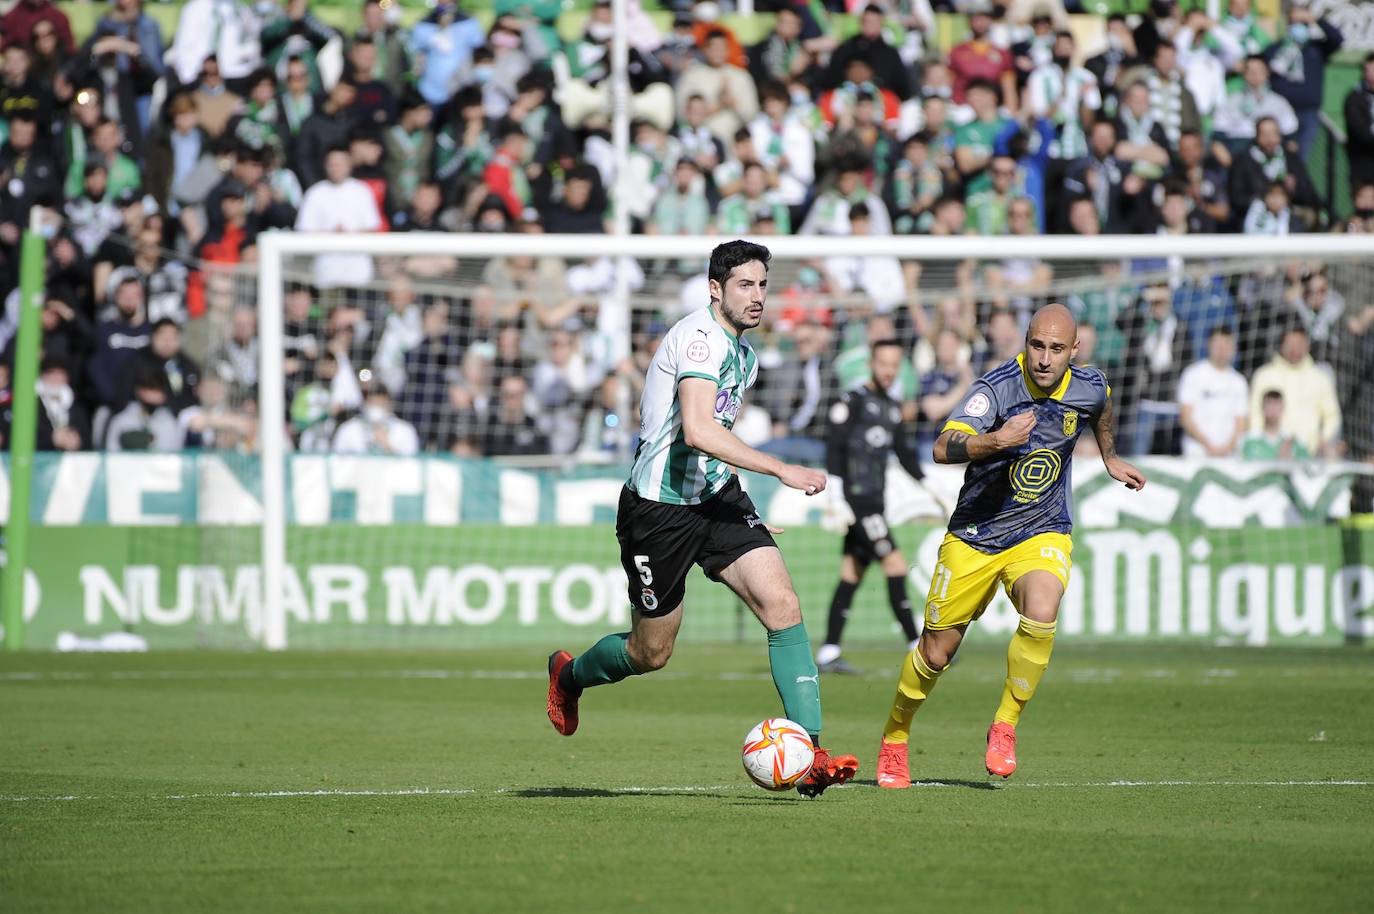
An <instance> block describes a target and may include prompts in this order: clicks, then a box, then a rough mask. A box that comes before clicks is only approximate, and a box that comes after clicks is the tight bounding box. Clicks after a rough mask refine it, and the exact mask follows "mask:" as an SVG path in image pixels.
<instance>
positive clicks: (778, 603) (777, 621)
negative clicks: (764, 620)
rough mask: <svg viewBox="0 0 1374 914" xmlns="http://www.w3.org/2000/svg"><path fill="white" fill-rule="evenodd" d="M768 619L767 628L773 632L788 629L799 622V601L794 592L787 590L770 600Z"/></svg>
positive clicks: (800, 617) (800, 618)
mask: <svg viewBox="0 0 1374 914" xmlns="http://www.w3.org/2000/svg"><path fill="white" fill-rule="evenodd" d="M768 619H769V622H770V626H769V627H770V628H773V629H774V630H776V629H780V628H788V627H790V626H793V625H796V624H798V623H799V622H801V620H802V616H801V600H799V599H798V598H797V593H796V591H794V590H792V589H791V588H789V589H788V590H787V591H786V592H784V593H780V594H778V595H777V596H776V597H774V598H773V599H772V600H770V601H769V605H768Z"/></svg>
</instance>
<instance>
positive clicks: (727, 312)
mask: <svg viewBox="0 0 1374 914" xmlns="http://www.w3.org/2000/svg"><path fill="white" fill-rule="evenodd" d="M770 256H771V255H770V254H769V253H768V249H767V248H765V247H763V246H761V245H757V244H752V243H750V242H747V241H730V242H727V243H725V244H722V245H719V246H718V247H716V249H715V250H714V251H712V252H711V262H710V267H709V269H708V279H709V283H710V290H711V304H710V306H709V307H706V308H702V309H701V310H700V311H696V312H694V313H692V314H690V315H688V316H687V317H685V318H683V319H682V320H680V321H678V323H677V324H676V325H674V327H673V328H672V329H671V330H669V331H668V333H667V334H666V335H665V336H664V338H663V342H662V343H661V344H660V345H659V347H658V351H657V352H655V353H654V358H653V361H652V362H650V364H649V372H648V376H647V378H646V379H645V383H644V395H643V399H642V401H641V403H640V430H639V437H640V444H639V448H638V449H637V450H636V451H635V459H634V465H633V467H632V468H631V470H630V479H629V481H628V482H627V483H626V484H625V488H624V489H623V490H622V491H621V494H620V507H619V511H618V513H617V515H616V539H618V540H619V541H620V563H621V565H622V566H623V567H624V568H625V574H626V576H627V577H628V579H629V597H630V604H631V606H632V607H633V609H632V621H631V625H630V631H628V632H618V633H616V634H613V635H607V636H606V637H605V638H602V639H601V640H600V641H598V642H597V643H596V644H594V645H592V647H591V648H590V649H588V650H587V651H586V652H585V653H583V654H582V655H580V656H579V657H577V658H575V659H574V658H573V656H572V655H571V654H569V653H568V652H567V651H557V652H555V653H554V654H553V655H552V656H551V657H549V694H548V714H549V720H550V721H551V722H552V723H553V726H554V729H556V730H557V731H558V732H559V733H561V734H563V735H564V736H571V735H572V734H573V733H574V731H576V730H577V723H578V701H579V699H580V698H581V695H582V692H583V690H584V689H588V688H591V687H592V686H598V685H608V684H610V683H613V682H619V681H620V680H622V679H625V678H626V677H628V676H637V675H641V674H644V673H650V672H653V671H654V670H658V669H662V668H663V666H664V664H666V663H667V662H668V658H669V656H671V654H672V652H673V644H674V642H675V641H676V640H677V633H678V629H679V627H680V626H681V625H682V612H683V609H682V601H683V596H684V594H685V592H686V579H687V572H688V571H690V570H691V567H692V565H693V564H698V565H700V566H701V568H702V570H703V571H704V572H706V576H707V577H709V578H711V579H712V580H715V581H721V582H723V583H724V584H725V585H726V586H728V587H729V588H730V589H731V590H733V591H734V592H735V593H736V594H738V595H739V598H740V599H741V600H743V601H744V603H745V605H747V606H748V607H749V608H750V609H751V610H752V611H753V613H754V615H755V616H757V617H758V620H759V622H761V623H762V624H763V627H764V628H765V629H767V631H768V662H769V665H770V666H771V668H772V671H773V683H774V685H775V686H777V690H778V695H779V697H780V698H781V699H782V706H783V713H784V714H785V715H786V716H787V717H788V718H789V719H790V720H793V721H795V722H796V723H798V724H800V725H801V726H803V727H805V728H806V730H807V732H808V733H809V734H810V735H811V741H812V742H813V743H814V744H815V746H816V760H815V762H814V763H813V764H812V767H811V770H810V771H809V772H808V773H807V774H806V776H805V777H803V778H802V779H801V780H800V781H798V782H797V790H798V792H799V793H801V794H803V795H804V796H810V797H814V796H818V795H819V794H820V793H821V792H822V791H824V790H825V789H826V788H827V787H829V786H831V785H832V784H840V783H843V782H845V781H847V780H849V779H850V778H852V777H853V776H854V774H855V773H856V772H857V771H858V759H856V758H855V757H854V756H852V755H831V754H830V753H829V752H827V751H826V750H825V749H823V748H821V744H820V735H821V696H820V675H819V674H818V672H817V671H816V664H815V661H813V660H812V658H811V642H810V639H809V638H808V637H807V634H806V626H805V624H804V623H803V622H802V616H801V605H800V602H799V601H798V599H797V593H796V591H795V590H794V589H793V587H792V579H791V577H790V576H789V575H788V573H787V566H786V565H785V564H784V563H783V560H782V553H781V552H779V551H778V548H777V544H776V543H775V542H774V540H773V533H774V532H777V531H773V530H772V529H771V528H769V527H768V526H767V525H766V524H765V523H763V521H762V520H761V519H760V518H759V514H758V511H757V510H756V509H755V508H754V503H753V502H752V501H750V500H749V496H748V495H747V494H745V492H744V490H743V489H742V488H740V484H739V479H738V477H737V476H736V475H735V472H734V470H733V469H732V467H734V468H739V469H743V470H752V471H753V472H756V473H767V474H768V475H770V476H775V477H777V478H778V480H779V481H780V482H782V484H783V485H785V486H788V487H790V488H793V489H799V490H801V491H803V492H805V493H806V494H807V495H816V494H818V493H820V492H822V491H823V490H824V489H825V473H824V472H822V471H820V470H813V469H809V468H807V467H801V466H795V465H792V464H787V463H783V462H782V461H780V460H778V459H777V458H775V457H771V456H769V455H767V454H764V453H762V452H760V451H756V450H754V449H753V448H751V447H749V446H747V445H746V444H744V443H743V442H742V441H740V440H739V439H738V438H737V437H735V435H734V434H733V433H732V432H731V431H730V429H731V428H732V427H733V426H734V424H735V419H736V417H737V416H738V415H739V410H740V404H741V402H742V397H743V394H744V392H745V391H746V390H748V389H749V388H750V387H751V386H753V384H754V381H755V380H756V379H757V378H758V357H757V356H756V355H755V354H754V349H753V347H752V346H750V345H749V343H748V342H747V341H746V340H745V338H744V334H745V332H746V331H748V330H750V329H752V328H754V327H757V326H758V325H759V322H760V321H761V320H762V319H763V306H764V300H765V298H766V297H767V294H768V263H769V260H770Z"/></svg>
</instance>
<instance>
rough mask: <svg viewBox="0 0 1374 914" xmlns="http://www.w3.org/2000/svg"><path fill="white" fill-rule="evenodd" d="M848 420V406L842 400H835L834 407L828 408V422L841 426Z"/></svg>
mask: <svg viewBox="0 0 1374 914" xmlns="http://www.w3.org/2000/svg"><path fill="white" fill-rule="evenodd" d="M848 418H849V406H848V404H846V403H845V402H844V401H843V400H836V401H835V405H834V406H832V407H830V421H831V422H833V423H834V424H835V425H841V424H843V423H844V421H845V420H846V419H848Z"/></svg>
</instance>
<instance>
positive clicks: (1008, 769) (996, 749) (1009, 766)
mask: <svg viewBox="0 0 1374 914" xmlns="http://www.w3.org/2000/svg"><path fill="white" fill-rule="evenodd" d="M986 763H987V769H988V774H996V775H1001V776H1002V777H1004V778H1009V777H1011V776H1012V773H1013V772H1014V771H1016V728H1015V727H1013V726H1012V725H1011V724H1004V723H1002V722H1001V721H1000V720H999V721H994V722H993V725H992V726H991V727H988V755H987V759H986Z"/></svg>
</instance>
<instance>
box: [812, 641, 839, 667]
mask: <svg viewBox="0 0 1374 914" xmlns="http://www.w3.org/2000/svg"><path fill="white" fill-rule="evenodd" d="M838 659H840V646H839V645H838V644H822V645H821V649H820V650H818V651H816V665H817V666H825V665H826V664H827V663H834V662H835V661H836V660H838Z"/></svg>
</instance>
